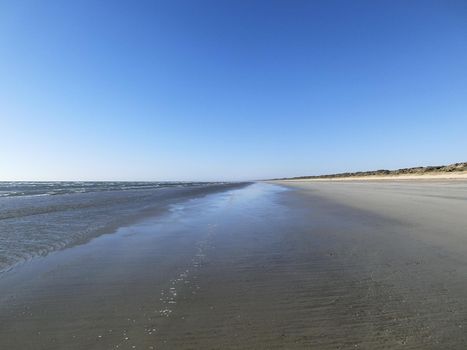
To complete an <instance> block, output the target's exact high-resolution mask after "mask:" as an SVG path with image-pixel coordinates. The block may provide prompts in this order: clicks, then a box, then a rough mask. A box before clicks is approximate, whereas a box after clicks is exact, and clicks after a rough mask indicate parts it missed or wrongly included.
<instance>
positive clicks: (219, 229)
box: [0, 180, 467, 350]
mask: <svg viewBox="0 0 467 350" xmlns="http://www.w3.org/2000/svg"><path fill="white" fill-rule="evenodd" d="M170 191H172V190H170ZM176 191H177V190H176ZM168 198H169V197H165V201H166V202H165V203H166V205H164V208H165V209H164V210H153V209H154V208H152V207H151V208H150V209H148V211H147V213H146V214H147V215H144V216H142V217H136V216H135V217H133V218H132V219H131V220H127V221H125V222H121V223H120V222H119V223H118V225H117V224H115V227H114V228H113V229H112V230H109V231H106V234H97V235H93V236H92V237H88V238H87V239H86V240H84V241H82V242H76V243H75V244H72V245H70V246H66V247H63V248H60V249H56V250H54V251H51V252H49V253H48V254H46V255H45V256H43V257H41V256H35V257H33V258H32V259H30V260H27V261H26V262H23V263H21V264H16V265H15V266H14V267H12V268H10V269H8V271H4V272H2V273H1V274H0V291H1V292H0V348H1V349H21V350H23V349H34V350H37V349H44V350H45V349H47V350H49V349H324V350H327V349H463V348H464V346H465V344H467V332H466V331H465V330H466V328H467V279H466V278H465V276H466V274H467V254H466V253H467V233H466V227H467V215H465V214H466V213H467V181H465V180H442V181H441V180H435V181H433V180H430V181H421V180H416V181H415V180H405V181H384V182H382V181H348V182H345V181H340V182H337V181H294V182H291V181H276V182H271V183H264V182H263V183H262V182H260V183H254V184H242V185H235V186H231V187H225V188H221V187H220V186H219V187H217V188H216V189H215V190H211V191H205V190H203V191H199V193H197V194H196V195H186V196H179V197H178V199H177V200H176V201H174V200H169V199H168ZM153 199H154V198H153ZM145 203H146V202H145ZM132 210H134V208H132Z"/></svg>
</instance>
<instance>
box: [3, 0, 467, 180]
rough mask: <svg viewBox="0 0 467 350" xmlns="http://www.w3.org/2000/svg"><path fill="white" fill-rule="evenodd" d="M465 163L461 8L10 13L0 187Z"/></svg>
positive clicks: (281, 6) (16, 4)
mask: <svg viewBox="0 0 467 350" xmlns="http://www.w3.org/2000/svg"><path fill="white" fill-rule="evenodd" d="M457 161H467V2H466V1H446V0H439V1H429V0H422V1H410V0H403V1H397V0H390V1H373V0H370V1H360V0H355V1H350V0H349V1H341V0H338V1H332V0H323V1H312V0H310V1H298V0H296V1H293V0H283V1H252V0H244V1H241V0H233V1H222V0H213V1H201V0H199V1H197V0H186V1H174V0H167V1H155V0H154V1H152V0H148V1H133V0H127V1H116V0H115V1H114V0H112V1H110V0H109V1H98V0H87V1H86V0H83V1H82V0H76V1H62V0H57V1H48V0H42V1H38V0H20V1H18V0H11V1H8V0H3V1H0V180H216V179H218V180H242V179H254V178H264V177H282V176H298V175H312V174H322V173H332V172H341V171H352V170H369V169H379V168H398V167H405V166H417V165H431V164H433V165H435V164H445V163H451V162H457Z"/></svg>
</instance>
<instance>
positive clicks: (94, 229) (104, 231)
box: [0, 182, 248, 276]
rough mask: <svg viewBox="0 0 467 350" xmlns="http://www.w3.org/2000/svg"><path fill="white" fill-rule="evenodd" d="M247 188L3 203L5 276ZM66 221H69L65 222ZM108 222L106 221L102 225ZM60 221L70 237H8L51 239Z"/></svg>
mask: <svg viewBox="0 0 467 350" xmlns="http://www.w3.org/2000/svg"><path fill="white" fill-rule="evenodd" d="M247 185H248V183H246V182H243V183H222V184H220V183H214V184H201V185H195V186H192V187H174V188H170V187H164V188H158V189H151V190H141V189H138V190H133V191H132V190H114V191H102V192H87V193H67V194H61V195H55V196H17V197H2V198H0V204H1V205H3V206H2V208H1V210H0V230H3V231H4V233H5V234H6V237H2V239H3V240H2V244H3V246H0V276H1V275H2V274H4V273H6V272H8V271H11V270H12V269H15V268H16V267H18V266H22V265H23V264H27V263H29V262H31V261H33V260H34V259H37V258H43V257H46V256H47V255H49V254H51V253H54V252H58V251H61V250H64V249H69V248H72V247H75V246H79V245H83V244H86V243H88V242H89V241H91V240H93V239H95V238H97V237H100V236H102V235H108V234H113V233H114V232H116V231H117V230H118V229H119V228H121V227H124V226H129V225H132V224H135V223H137V222H139V221H141V220H144V219H146V218H151V217H157V216H159V215H162V214H164V213H167V212H169V211H170V208H171V206H173V205H177V204H178V203H181V202H184V201H187V200H190V199H195V198H200V197H203V196H207V195H209V194H212V193H217V192H223V191H228V190H230V189H235V188H241V187H244V186H247ZM142 199H143V200H142ZM23 202H25V203H24V204H23ZM95 213H99V214H98V215H97V216H96V217H95V218H94V217H92V216H91V215H94V214H95ZM64 216H65V217H66V219H67V221H63V220H64ZM83 216H87V217H89V218H90V219H89V220H88V219H87V218H83ZM105 217H107V219H105V220H102V218H105ZM22 220H24V221H26V222H29V225H28V226H25V224H21V221H22ZM86 220H87V221H86ZM55 221H57V222H62V226H60V227H58V229H59V230H61V231H66V235H65V232H62V233H63V234H62V235H61V236H59V235H54V236H53V237H51V238H50V239H48V240H46V239H43V238H42V237H40V235H34V236H28V234H26V233H25V234H24V235H23V236H20V237H17V236H14V235H12V234H10V235H9V232H13V233H14V232H15V231H20V230H23V231H27V230H29V228H30V231H32V230H38V231H39V229H38V228H41V227H44V229H43V232H41V233H43V234H45V235H46V234H48V233H49V229H48V226H49V225H54V224H55ZM78 222H81V223H79V224H78ZM52 227H53V226H52ZM75 227H76V228H75ZM22 241H26V242H28V244H29V247H25V248H24V247H22V246H20V243H21V242H22ZM1 248H3V249H1ZM13 248H14V249H15V250H13Z"/></svg>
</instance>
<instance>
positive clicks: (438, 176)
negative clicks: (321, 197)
mask: <svg viewBox="0 0 467 350" xmlns="http://www.w3.org/2000/svg"><path fill="white" fill-rule="evenodd" d="M404 180H422V181H425V180H426V181H442V180H467V172H466V171H459V172H451V173H448V172H445V173H427V174H404V175H366V176H348V177H329V178H308V179H288V180H282V181H287V182H315V181H320V182H321V181H404Z"/></svg>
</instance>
